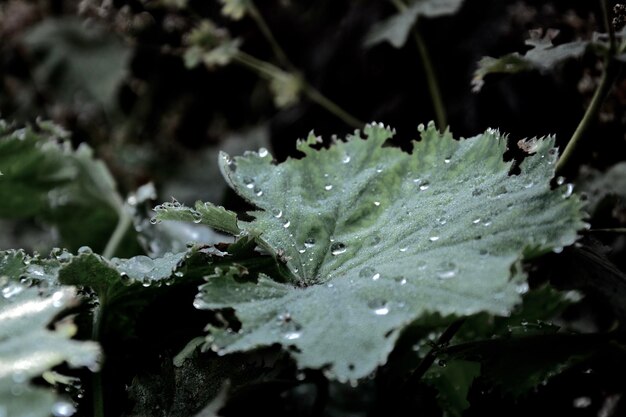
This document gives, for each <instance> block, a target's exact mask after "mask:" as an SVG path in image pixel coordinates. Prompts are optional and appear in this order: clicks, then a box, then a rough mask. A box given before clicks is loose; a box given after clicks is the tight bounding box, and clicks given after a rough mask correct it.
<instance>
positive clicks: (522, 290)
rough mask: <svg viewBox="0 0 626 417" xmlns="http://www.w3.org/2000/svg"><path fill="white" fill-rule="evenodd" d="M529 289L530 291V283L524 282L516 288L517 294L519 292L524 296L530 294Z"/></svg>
mask: <svg viewBox="0 0 626 417" xmlns="http://www.w3.org/2000/svg"><path fill="white" fill-rule="evenodd" d="M528 289H529V287H528V283H527V282H522V283H520V284H518V285H517V286H516V287H515V292H517V293H518V294H520V295H524V294H526V293H527V292H528Z"/></svg>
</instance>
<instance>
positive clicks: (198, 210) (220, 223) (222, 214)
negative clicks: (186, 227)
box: [154, 201, 240, 235]
mask: <svg viewBox="0 0 626 417" xmlns="http://www.w3.org/2000/svg"><path fill="white" fill-rule="evenodd" d="M154 211H155V212H156V216H154V221H155V222H160V221H162V220H178V221H187V222H194V223H200V224H204V225H206V226H209V227H212V228H214V229H217V230H220V231H222V232H227V233H230V234H232V235H238V234H239V233H240V230H239V226H237V214H236V213H234V212H232V211H229V210H226V209H225V208H224V207H222V206H214V205H213V204H211V203H203V202H201V201H198V202H196V207H195V209H192V208H191V207H186V206H184V205H182V204H180V203H178V202H173V203H163V204H160V205H158V206H156V207H155V208H154Z"/></svg>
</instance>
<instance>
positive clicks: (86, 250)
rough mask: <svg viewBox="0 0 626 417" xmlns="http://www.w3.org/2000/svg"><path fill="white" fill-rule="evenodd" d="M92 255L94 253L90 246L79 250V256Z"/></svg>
mask: <svg viewBox="0 0 626 417" xmlns="http://www.w3.org/2000/svg"><path fill="white" fill-rule="evenodd" d="M91 253H93V251H92V250H91V248H90V247H89V246H81V247H80V248H78V254H79V255H89V254H91Z"/></svg>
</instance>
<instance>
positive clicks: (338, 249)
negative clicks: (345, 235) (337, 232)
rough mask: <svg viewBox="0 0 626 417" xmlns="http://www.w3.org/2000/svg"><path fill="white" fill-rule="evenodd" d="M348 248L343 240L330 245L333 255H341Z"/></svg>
mask: <svg viewBox="0 0 626 417" xmlns="http://www.w3.org/2000/svg"><path fill="white" fill-rule="evenodd" d="M346 250H347V248H346V245H344V244H343V243H341V242H334V243H333V244H332V245H330V253H331V255H333V256H337V255H341V254H342V253H345V252H346Z"/></svg>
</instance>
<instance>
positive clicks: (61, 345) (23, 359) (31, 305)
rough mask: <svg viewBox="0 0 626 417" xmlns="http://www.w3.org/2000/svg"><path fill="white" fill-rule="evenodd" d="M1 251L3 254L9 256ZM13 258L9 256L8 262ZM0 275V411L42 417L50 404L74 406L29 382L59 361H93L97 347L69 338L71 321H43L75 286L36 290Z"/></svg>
mask: <svg viewBox="0 0 626 417" xmlns="http://www.w3.org/2000/svg"><path fill="white" fill-rule="evenodd" d="M12 256H13V254H12V253H8V254H7V253H5V254H3V255H2V259H3V260H6V258H8V257H12ZM13 260H14V259H12V260H9V262H12V261H13ZM5 273H10V270H9V269H8V268H7V269H4V268H3V271H2V274H3V275H2V276H1V277H0V280H1V285H0V287H1V288H2V297H0V414H2V415H6V416H12V417H13V416H15V417H21V416H24V417H26V416H29V417H36V416H41V417H47V416H49V415H51V414H53V411H54V407H57V408H58V407H64V409H69V408H68V407H71V408H73V405H72V404H71V403H68V402H65V401H64V400H62V399H61V398H60V397H59V396H58V395H57V394H56V393H55V391H54V390H52V389H50V388H44V387H40V386H34V385H31V384H30V383H29V381H30V380H31V379H32V378H35V377H39V376H41V375H42V374H43V373H44V372H46V371H48V370H50V369H51V368H53V367H54V366H57V365H59V364H61V363H63V362H66V363H68V364H69V365H70V366H72V367H80V366H90V367H97V366H98V361H99V357H100V348H99V346H98V345H97V344H96V343H94V342H84V341H77V340H71V337H72V335H73V334H74V332H75V327H74V325H73V324H72V323H71V322H70V321H63V322H59V323H57V324H55V328H54V330H49V329H48V328H47V326H48V325H49V324H50V323H52V322H53V321H54V318H55V316H57V315H58V314H59V313H60V312H61V311H63V310H64V309H66V308H67V307H69V306H72V305H74V304H75V303H76V301H77V299H76V289H75V288H73V287H63V288H58V289H56V290H55V291H54V292H52V293H50V294H46V295H41V293H40V290H39V289H37V288H30V287H26V286H24V285H22V284H20V283H19V277H18V276H14V275H12V274H11V275H5Z"/></svg>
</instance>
